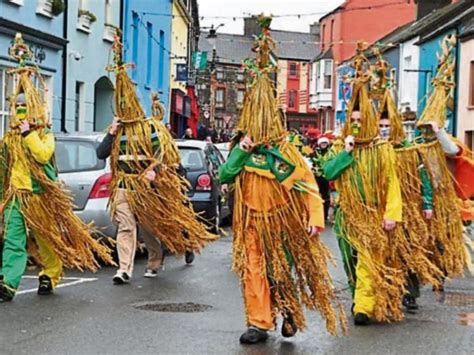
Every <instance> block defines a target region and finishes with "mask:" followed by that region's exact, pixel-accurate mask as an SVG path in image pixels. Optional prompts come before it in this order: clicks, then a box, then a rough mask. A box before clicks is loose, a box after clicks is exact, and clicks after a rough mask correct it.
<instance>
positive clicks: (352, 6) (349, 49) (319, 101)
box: [310, 0, 416, 128]
mask: <svg viewBox="0 0 474 355" xmlns="http://www.w3.org/2000/svg"><path fill="white" fill-rule="evenodd" d="M415 17H416V4H415V2H414V1H411V0H410V1H404V2H387V1H385V0H357V1H356V0H347V1H345V2H344V3H343V4H342V5H341V6H339V7H337V8H336V9H335V10H333V11H331V12H330V13H328V14H326V15H325V16H323V17H322V18H321V19H320V20H319V24H320V31H321V41H320V42H321V43H320V51H321V54H320V55H319V56H317V57H316V58H314V60H313V64H312V68H313V73H314V79H313V83H312V88H311V90H312V96H311V98H310V101H311V107H312V108H314V109H316V110H317V111H318V121H319V122H321V123H320V126H321V127H330V128H335V127H336V126H337V125H338V124H340V122H341V121H343V120H344V114H343V115H342V117H341V115H339V116H337V117H336V109H335V108H336V106H337V102H336V101H337V98H338V92H337V89H338V88H342V87H343V86H341V85H340V83H338V82H337V79H336V75H335V74H336V67H337V66H339V65H340V64H341V63H342V62H344V61H345V60H348V59H349V58H351V57H352V56H353V55H354V53H355V48H356V43H357V41H359V40H364V41H366V42H368V43H369V44H370V43H373V42H374V41H375V40H377V39H378V38H381V37H383V36H385V35H386V34H388V33H390V32H391V31H393V30H394V29H396V28H398V27H400V26H401V25H404V24H406V23H408V22H410V21H413V20H414V19H415ZM374 19H377V21H374ZM329 80H330V81H331V82H329ZM329 97H330V100H329ZM336 119H337V120H338V122H336ZM328 120H329V123H328Z"/></svg>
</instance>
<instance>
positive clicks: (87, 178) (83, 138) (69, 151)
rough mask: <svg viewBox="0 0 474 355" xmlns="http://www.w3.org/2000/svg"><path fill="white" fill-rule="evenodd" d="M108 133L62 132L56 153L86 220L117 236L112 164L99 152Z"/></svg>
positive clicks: (61, 175) (62, 174) (63, 176)
mask: <svg viewBox="0 0 474 355" xmlns="http://www.w3.org/2000/svg"><path fill="white" fill-rule="evenodd" d="M104 136H105V135H104V134H103V133H84V134H81V133H72V134H64V133H58V134H56V151H55V157H56V165H57V167H58V172H59V180H61V181H62V182H64V183H65V185H66V187H67V188H68V189H69V190H70V191H71V192H72V194H73V197H74V206H75V207H74V213H76V215H77V216H79V218H81V219H82V221H84V222H85V223H90V222H94V224H95V225H96V226H97V227H98V229H99V230H100V231H101V232H102V233H104V234H105V235H106V236H108V237H113V238H115V236H116V234H117V227H116V226H115V225H114V224H113V223H112V220H111V218H110V213H109V210H108V209H107V204H108V202H109V197H110V182H111V179H112V174H111V171H110V165H109V161H108V160H107V161H105V160H101V159H98V158H97V156H96V153H95V149H96V147H97V146H98V145H99V143H100V142H101V141H102V139H103V138H104Z"/></svg>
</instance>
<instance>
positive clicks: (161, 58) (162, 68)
mask: <svg viewBox="0 0 474 355" xmlns="http://www.w3.org/2000/svg"><path fill="white" fill-rule="evenodd" d="M159 47H160V48H159V57H158V61H159V70H158V87H159V88H160V89H163V83H164V81H163V80H164V72H165V32H164V31H163V30H160V46H159Z"/></svg>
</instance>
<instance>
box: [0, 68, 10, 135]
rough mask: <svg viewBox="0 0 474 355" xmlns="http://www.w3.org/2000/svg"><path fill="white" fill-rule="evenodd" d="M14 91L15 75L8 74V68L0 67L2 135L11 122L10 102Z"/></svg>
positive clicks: (0, 126)
mask: <svg viewBox="0 0 474 355" xmlns="http://www.w3.org/2000/svg"><path fill="white" fill-rule="evenodd" d="M12 93H13V76H12V75H7V69H6V68H2V67H0V137H3V135H4V134H5V132H6V130H7V127H8V124H9V123H10V122H9V120H10V102H9V101H8V98H9V97H10V96H11V95H12Z"/></svg>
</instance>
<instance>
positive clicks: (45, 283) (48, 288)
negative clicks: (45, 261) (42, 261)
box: [38, 275, 53, 296]
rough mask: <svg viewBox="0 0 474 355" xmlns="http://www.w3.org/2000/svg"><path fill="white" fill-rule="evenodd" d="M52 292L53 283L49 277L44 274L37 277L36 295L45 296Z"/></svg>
mask: <svg viewBox="0 0 474 355" xmlns="http://www.w3.org/2000/svg"><path fill="white" fill-rule="evenodd" d="M52 293H53V284H52V282H51V279H50V278H49V277H48V276H46V275H41V276H40V277H39V286H38V295H40V296H47V295H50V294H52Z"/></svg>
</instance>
